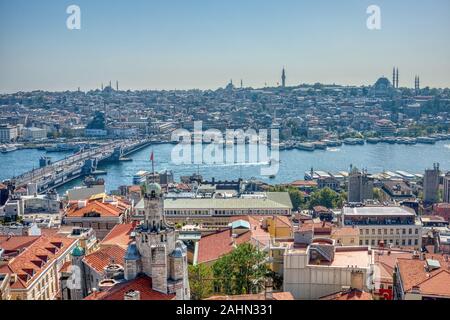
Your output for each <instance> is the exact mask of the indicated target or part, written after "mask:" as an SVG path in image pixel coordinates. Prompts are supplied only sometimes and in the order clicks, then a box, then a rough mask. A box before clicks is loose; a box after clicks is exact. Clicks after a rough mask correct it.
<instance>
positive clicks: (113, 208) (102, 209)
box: [66, 200, 129, 218]
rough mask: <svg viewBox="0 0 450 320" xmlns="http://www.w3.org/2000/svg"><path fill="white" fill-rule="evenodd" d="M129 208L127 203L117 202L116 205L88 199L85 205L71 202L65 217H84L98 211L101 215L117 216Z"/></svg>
mask: <svg viewBox="0 0 450 320" xmlns="http://www.w3.org/2000/svg"><path fill="white" fill-rule="evenodd" d="M128 208H129V205H128V204H125V203H121V202H120V201H119V202H118V205H113V204H111V203H103V202H102V201H98V200H91V201H89V202H88V203H87V204H86V206H85V207H82V208H79V207H78V202H77V203H72V204H70V205H69V208H68V209H67V213H66V216H67V217H69V218H70V217H84V216H85V215H86V214H89V213H98V214H99V215H100V216H101V217H119V216H120V215H122V214H124V212H125V210H126V209H128Z"/></svg>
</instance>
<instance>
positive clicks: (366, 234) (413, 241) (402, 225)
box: [342, 206, 422, 249]
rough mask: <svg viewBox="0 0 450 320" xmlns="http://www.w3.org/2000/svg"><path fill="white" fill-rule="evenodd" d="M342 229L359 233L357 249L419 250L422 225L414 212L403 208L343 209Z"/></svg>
mask: <svg viewBox="0 0 450 320" xmlns="http://www.w3.org/2000/svg"><path fill="white" fill-rule="evenodd" d="M342 225H343V226H344V227H357V228H358V229H359V245H365V246H369V245H370V246H390V245H392V246H396V247H413V248H416V249H419V248H421V246H422V224H421V222H420V220H419V219H418V218H417V217H416V214H415V212H414V210H412V209H410V208H406V207H397V206H392V207H382V206H364V207H344V208H343V214H342Z"/></svg>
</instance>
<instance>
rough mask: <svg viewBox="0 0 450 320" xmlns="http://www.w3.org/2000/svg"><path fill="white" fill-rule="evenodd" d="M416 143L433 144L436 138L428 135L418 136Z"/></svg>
mask: <svg viewBox="0 0 450 320" xmlns="http://www.w3.org/2000/svg"><path fill="white" fill-rule="evenodd" d="M417 142H418V143H426V144H435V143H436V140H434V139H433V138H430V137H419V138H417Z"/></svg>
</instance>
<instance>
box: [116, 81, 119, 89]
mask: <svg viewBox="0 0 450 320" xmlns="http://www.w3.org/2000/svg"><path fill="white" fill-rule="evenodd" d="M116 91H119V80H116Z"/></svg>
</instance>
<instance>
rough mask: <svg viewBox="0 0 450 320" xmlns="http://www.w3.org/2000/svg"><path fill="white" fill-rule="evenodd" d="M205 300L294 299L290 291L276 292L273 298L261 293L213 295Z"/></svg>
mask: <svg viewBox="0 0 450 320" xmlns="http://www.w3.org/2000/svg"><path fill="white" fill-rule="evenodd" d="M205 300H250V301H252V300H253V301H254V300H294V297H293V295H292V293H290V292H274V293H272V299H266V296H265V294H264V293H261V294H241V295H236V296H212V297H209V298H207V299H205Z"/></svg>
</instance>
